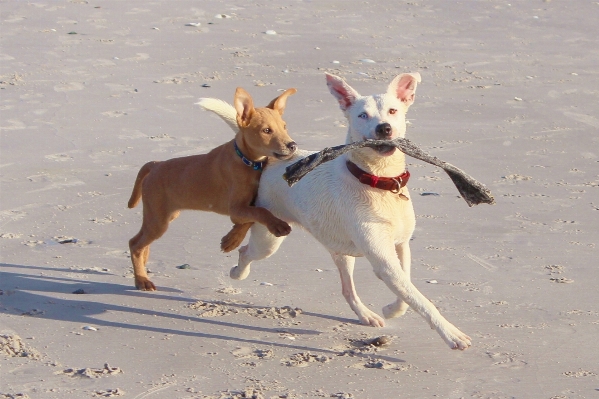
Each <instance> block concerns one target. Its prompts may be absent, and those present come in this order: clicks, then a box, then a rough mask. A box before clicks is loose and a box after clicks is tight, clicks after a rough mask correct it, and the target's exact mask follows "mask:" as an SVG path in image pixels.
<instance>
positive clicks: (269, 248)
mask: <svg viewBox="0 0 599 399" xmlns="http://www.w3.org/2000/svg"><path fill="white" fill-rule="evenodd" d="M250 231H251V233H250V239H249V242H248V244H247V245H245V246H243V247H241V248H240V249H239V261H238V262H237V266H233V268H231V271H230V272H229V276H230V277H231V278H232V279H234V280H243V279H245V278H247V276H248V275H249V274H250V264H251V263H252V262H253V261H255V260H260V259H264V258H268V257H269V256H270V255H272V254H274V253H275V252H276V251H277V249H279V246H281V243H282V242H283V240H284V239H285V237H284V236H283V237H275V236H274V235H273V234H271V233H270V232H269V231H268V229H267V228H266V227H265V226H264V225H262V224H259V223H254V225H253V226H252V228H251V230H250Z"/></svg>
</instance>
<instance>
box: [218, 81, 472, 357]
mask: <svg viewBox="0 0 599 399" xmlns="http://www.w3.org/2000/svg"><path fill="white" fill-rule="evenodd" d="M326 81H327V85H328V87H329V91H330V92H331V94H332V95H333V96H334V97H335V98H336V99H337V101H338V102H339V106H340V108H341V110H342V111H343V112H344V114H345V116H346V118H347V119H348V122H349V129H348V134H347V140H346V143H351V142H355V141H361V140H365V139H394V138H397V137H404V136H405V133H406V119H405V116H406V112H407V110H408V108H409V107H410V106H411V105H412V104H413V102H414V98H415V93H416V86H417V84H418V83H419V82H420V74H419V73H411V74H401V75H399V76H397V77H396V78H395V79H393V81H392V82H391V83H390V84H389V86H388V87H387V91H386V92H384V93H382V94H378V95H372V96H361V95H360V94H359V93H358V92H357V91H356V90H354V89H353V88H352V87H351V86H350V85H348V84H347V83H346V82H345V81H344V80H343V79H341V78H339V77H337V76H334V75H329V74H327V75H326ZM309 154H310V152H307V151H301V150H300V151H298V152H296V154H295V155H294V156H293V157H292V158H290V159H288V160H286V161H277V162H274V163H272V164H269V166H268V168H266V170H265V172H264V174H263V175H262V180H261V183H260V188H259V190H258V197H257V200H256V205H257V206H262V207H265V208H266V209H269V210H270V211H271V212H272V213H273V214H275V215H277V216H278V217H280V218H281V219H283V220H285V221H287V222H289V223H290V224H291V225H301V226H303V227H304V228H305V229H306V230H308V232H310V233H311V234H312V235H313V236H314V237H315V238H316V239H317V240H318V241H319V242H320V243H321V244H323V245H324V246H325V247H326V248H327V250H328V251H329V252H330V254H331V256H332V258H333V261H334V263H335V265H336V266H337V268H338V269H339V274H340V276H341V288H342V292H343V296H344V297H345V299H346V300H347V302H348V304H349V306H350V307H351V309H352V310H353V311H354V312H355V313H356V315H357V316H358V318H359V319H360V321H361V322H362V323H363V324H366V325H370V326H374V327H382V326H384V319H383V318H382V317H381V316H379V315H378V314H376V313H375V312H373V311H371V310H370V309H368V308H367V307H366V306H365V305H364V304H363V303H362V301H361V300H360V298H359V297H358V294H357V293H356V289H355V287H354V281H353V276H352V274H353V269H354V262H355V259H354V258H355V257H357V256H365V257H366V258H367V259H368V261H369V262H370V263H371V265H372V267H373V270H374V273H375V275H376V276H377V277H378V278H379V279H381V280H382V281H383V282H384V283H385V284H386V285H387V287H388V288H389V289H390V290H391V291H392V292H393V293H394V294H395V295H396V296H397V299H396V300H395V301H394V302H393V303H391V304H389V305H387V306H385V307H384V308H383V315H384V316H385V318H392V317H398V316H401V315H403V314H404V313H405V312H406V311H407V309H408V307H410V306H411V307H412V309H413V310H415V311H416V312H417V313H418V314H420V315H421V316H422V317H423V318H424V319H425V320H426V321H427V322H428V323H429V325H430V326H431V328H433V329H435V330H436V331H437V333H438V334H439V335H440V336H441V337H442V338H443V340H444V341H445V342H446V343H447V345H449V347H450V348H451V349H460V350H464V349H466V348H468V347H469V346H470V345H471V338H470V337H469V336H468V335H466V334H464V333H462V332H461V331H460V330H459V329H458V328H457V327H455V326H454V325H453V324H451V323H450V322H449V321H447V320H446V319H445V318H444V317H443V316H442V315H441V313H440V312H439V311H438V310H437V308H436V307H435V306H434V305H433V304H432V303H431V301H429V300H428V299H427V298H426V297H425V296H424V295H423V294H422V293H421V292H420V291H419V290H418V289H417V288H416V287H415V286H414V285H413V284H412V282H411V281H410V262H411V255H410V238H411V237H412V234H413V232H414V226H415V215H414V208H413V206H412V200H411V198H410V194H409V192H408V189H407V187H406V186H405V184H406V182H407V179H408V178H409V173H407V170H406V161H405V155H404V154H403V153H402V152H400V151H398V150H396V148H395V147H392V146H381V147H377V148H376V149H372V148H361V149H358V150H355V151H352V152H349V153H347V154H344V155H343V156H340V157H338V158H337V159H335V160H333V161H330V162H327V163H325V164H322V165H320V166H319V167H318V168H316V169H315V170H313V171H312V172H310V173H309V174H307V175H306V176H305V177H304V178H303V179H302V180H300V181H299V182H298V183H297V184H295V185H294V186H293V187H288V185H287V183H286V182H285V181H284V180H283V179H281V175H283V173H284V172H285V167H287V166H288V165H290V164H292V163H294V162H296V161H298V160H299V159H301V158H303V157H305V156H307V155H309ZM235 230H239V231H240V232H243V226H235V227H234V228H233V231H235ZM283 239H284V237H276V236H274V235H272V234H270V233H269V232H268V230H267V229H265V228H264V227H263V226H261V225H258V224H254V225H253V226H252V227H251V234H250V238H249V242H248V244H247V245H246V246H244V247H242V248H240V249H239V261H238V264H237V266H235V267H233V268H232V269H231V272H230V276H231V277H232V278H233V279H239V280H241V279H245V278H246V277H247V276H248V274H249V272H250V265H251V263H252V262H253V261H256V260H260V259H264V258H266V257H268V256H270V255H272V254H273V253H274V252H276V251H277V249H278V248H279V246H280V245H281V243H282V241H283Z"/></svg>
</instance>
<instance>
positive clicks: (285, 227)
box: [268, 220, 291, 237]
mask: <svg viewBox="0 0 599 399" xmlns="http://www.w3.org/2000/svg"><path fill="white" fill-rule="evenodd" d="M268 231H270V232H271V233H272V234H273V235H275V236H276V237H282V236H287V235H289V233H291V226H289V224H288V223H287V222H284V221H282V220H277V221H276V222H275V223H271V224H269V225H268Z"/></svg>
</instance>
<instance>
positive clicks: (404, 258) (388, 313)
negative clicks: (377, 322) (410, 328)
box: [383, 241, 412, 319]
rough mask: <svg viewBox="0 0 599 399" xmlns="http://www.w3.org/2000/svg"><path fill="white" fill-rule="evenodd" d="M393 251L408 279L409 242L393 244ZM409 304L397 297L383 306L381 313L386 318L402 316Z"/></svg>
mask: <svg viewBox="0 0 599 399" xmlns="http://www.w3.org/2000/svg"><path fill="white" fill-rule="evenodd" d="M395 252H397V256H398V257H399V262H400V263H401V268H402V270H403V271H404V273H405V275H406V277H407V278H408V280H410V281H411V279H410V269H411V262H412V255H411V253H410V242H409V241H405V242H402V243H401V244H398V245H396V246H395ZM409 307H410V306H409V305H408V304H407V303H406V302H405V301H404V300H403V299H402V298H397V300H396V301H395V302H393V303H390V304H389V305H387V306H385V307H384V308H383V315H385V318H386V319H391V318H393V317H399V316H403V315H404V314H405V313H406V312H407V311H408V308H409Z"/></svg>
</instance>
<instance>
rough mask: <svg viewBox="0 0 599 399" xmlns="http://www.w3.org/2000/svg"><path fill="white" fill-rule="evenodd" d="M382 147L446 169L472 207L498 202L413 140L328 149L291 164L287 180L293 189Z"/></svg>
mask: <svg viewBox="0 0 599 399" xmlns="http://www.w3.org/2000/svg"><path fill="white" fill-rule="evenodd" d="M381 145H386V146H393V147H396V148H397V149H399V150H400V151H401V152H403V153H404V154H406V155H409V156H411V157H412V158H416V159H420V160H421V161H424V162H427V163H430V164H432V165H435V166H438V167H440V168H441V169H443V170H444V171H445V172H446V173H447V174H448V175H449V177H450V178H451V180H452V181H453V184H455V186H456V188H457V189H458V191H459V192H460V194H461V195H462V198H464V200H465V201H466V203H467V204H468V206H474V205H478V204H490V205H493V204H494V203H495V199H494V198H493V196H492V195H491V191H489V189H487V188H486V187H485V185H484V184H482V183H479V182H478V181H476V180H475V179H474V178H472V177H471V176H469V175H468V174H466V173H464V171H462V170H461V169H460V168H458V167H456V166H453V165H452V164H450V163H447V162H445V161H442V160H440V159H439V158H437V157H434V156H432V155H429V154H427V153H426V152H424V151H422V150H421V149H420V148H418V147H417V146H416V145H415V144H414V143H412V142H411V141H410V140H408V139H404V138H397V139H395V140H365V141H357V142H354V143H351V144H345V145H338V146H336V147H327V148H325V149H324V150H322V151H319V152H316V153H314V154H311V155H309V156H307V157H306V158H303V159H300V160H299V161H297V162H295V163H294V164H291V165H289V166H288V167H287V168H286V171H285V174H284V175H283V178H284V179H285V180H286V181H287V183H288V184H289V186H290V187H291V186H293V185H294V184H295V183H297V182H298V181H299V180H300V179H301V178H302V177H304V176H305V175H307V174H308V173H310V172H311V171H312V170H314V169H315V168H316V167H317V166H319V165H320V164H322V163H325V162H328V161H331V160H333V159H335V158H337V157H338V156H340V155H342V154H345V153H346V152H349V151H352V150H354V149H356V148H362V147H377V146H381Z"/></svg>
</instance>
